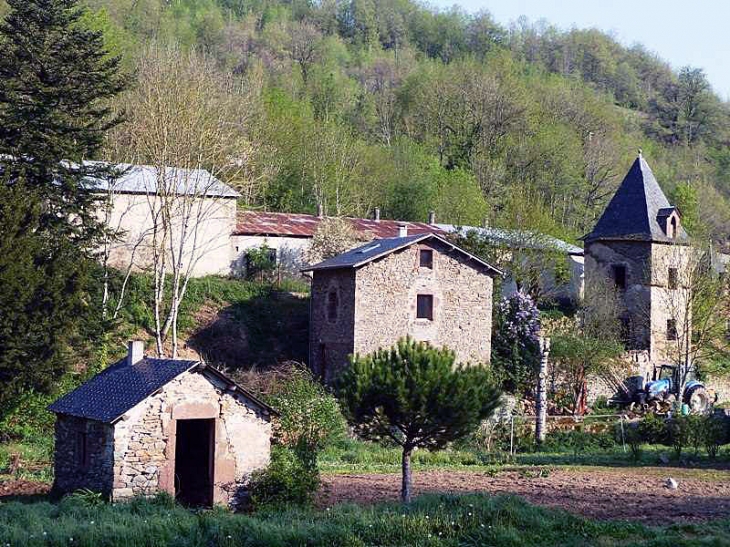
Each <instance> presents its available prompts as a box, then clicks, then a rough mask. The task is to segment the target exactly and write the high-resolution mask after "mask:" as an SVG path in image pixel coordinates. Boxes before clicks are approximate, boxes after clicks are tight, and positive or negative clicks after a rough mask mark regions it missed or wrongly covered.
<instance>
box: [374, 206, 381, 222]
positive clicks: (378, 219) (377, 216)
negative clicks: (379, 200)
mask: <svg viewBox="0 0 730 547" xmlns="http://www.w3.org/2000/svg"><path fill="white" fill-rule="evenodd" d="M373 218H374V220H375V222H380V207H376V208H375V213H374V215H373Z"/></svg>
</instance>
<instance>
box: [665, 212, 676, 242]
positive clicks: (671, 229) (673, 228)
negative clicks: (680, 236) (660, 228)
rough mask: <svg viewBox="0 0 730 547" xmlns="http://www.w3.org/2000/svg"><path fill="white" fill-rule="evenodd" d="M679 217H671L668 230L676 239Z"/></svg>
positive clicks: (670, 235) (668, 233)
mask: <svg viewBox="0 0 730 547" xmlns="http://www.w3.org/2000/svg"><path fill="white" fill-rule="evenodd" d="M677 228H678V226H677V217H675V216H672V218H671V219H669V229H668V230H667V235H668V236H669V237H671V238H672V239H674V238H675V237H677Z"/></svg>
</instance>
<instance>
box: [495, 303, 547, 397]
mask: <svg viewBox="0 0 730 547" xmlns="http://www.w3.org/2000/svg"><path fill="white" fill-rule="evenodd" d="M539 316H540V313H539V311H538V309H537V306H536V305H535V303H534V301H533V300H532V298H530V297H529V296H528V295H527V294H525V293H523V292H521V291H520V292H517V293H515V294H513V295H510V296H507V297H504V298H503V299H502V301H501V302H500V303H499V305H498V306H497V313H496V314H495V317H494V325H493V326H492V367H493V369H494V371H495V375H496V376H497V377H498V378H499V379H500V380H501V382H502V387H503V389H505V390H506V391H508V392H510V393H516V394H519V395H523V394H526V393H532V392H533V391H534V389H535V381H536V379H537V371H538V369H539V366H540V345H539V341H538V330H539V326H540V323H539Z"/></svg>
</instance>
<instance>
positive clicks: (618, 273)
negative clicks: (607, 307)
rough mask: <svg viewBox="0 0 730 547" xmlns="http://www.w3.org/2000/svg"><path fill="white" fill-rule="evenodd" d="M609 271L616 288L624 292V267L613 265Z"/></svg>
mask: <svg viewBox="0 0 730 547" xmlns="http://www.w3.org/2000/svg"><path fill="white" fill-rule="evenodd" d="M611 269H612V272H613V282H614V284H615V285H616V288H617V289H621V290H624V289H625V288H626V266H624V265H623V264H614V265H613V266H612V267H611Z"/></svg>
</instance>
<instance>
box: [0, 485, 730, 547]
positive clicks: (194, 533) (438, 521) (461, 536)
mask: <svg viewBox="0 0 730 547" xmlns="http://www.w3.org/2000/svg"><path fill="white" fill-rule="evenodd" d="M729 534H730V522H727V521H724V522H717V523H713V524H710V525H707V524H704V525H682V526H676V527H668V528H648V527H645V526H643V525H640V524H633V523H620V522H596V521H590V520H587V519H583V518H580V517H577V516H573V515H570V514H568V513H565V512H562V511H556V510H549V509H543V508H538V507H534V506H531V505H529V504H527V503H525V502H524V501H521V500H520V499H518V498H514V497H505V496H500V497H494V498H492V497H487V496H480V495H466V496H444V495H441V496H438V495H430V496H423V497H421V498H419V499H417V500H416V501H415V502H414V503H413V504H411V505H410V506H408V507H404V506H402V505H399V504H396V503H388V504H380V505H376V506H371V507H359V506H355V505H340V506H336V507H334V508H332V509H331V510H297V509H289V510H283V511H281V512H271V513H267V514H255V515H234V514H231V513H229V512H227V511H224V510H222V509H217V510H212V511H205V512H198V513H195V512H189V511H187V510H185V509H182V508H180V507H178V506H175V505H174V504H172V502H171V500H170V499H169V498H164V497H162V498H159V499H153V500H135V501H133V502H131V503H127V504H120V505H116V506H112V505H107V504H99V503H97V502H94V501H89V500H87V499H85V498H84V497H82V496H77V497H73V496H72V497H69V498H66V499H64V500H63V501H62V502H61V503H60V504H58V505H54V504H51V503H35V504H22V503H19V502H12V503H4V504H3V503H0V542H2V543H0V545H2V546H3V547H6V546H7V545H11V546H28V547H36V546H37V547H40V546H49V545H54V546H60V545H63V546H68V545H79V546H88V547H92V546H93V547H98V546H106V547H116V546H120V547H121V546H124V547H142V546H144V547H148V546H149V547H153V546H154V547H163V546H164V547H169V546H174V547H186V546H221V547H233V546H246V547H258V546H261V547H264V546H266V547H278V546H281V547H284V546H307V547H319V546H343V547H364V546H370V545H372V546H375V545H378V546H393V547H395V546H398V547H401V546H454V547H456V546H475V547H476V546H486V545H499V546H515V547H517V546H523V545H531V546H548V545H561V546H563V547H570V546H589V545H591V546H592V545H605V546H610V545H635V546H642V547H643V546H646V547H649V546H660V545H672V546H689V545H725V544H727V543H726V542H727V541H728V538H729V537H730V536H729Z"/></svg>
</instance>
